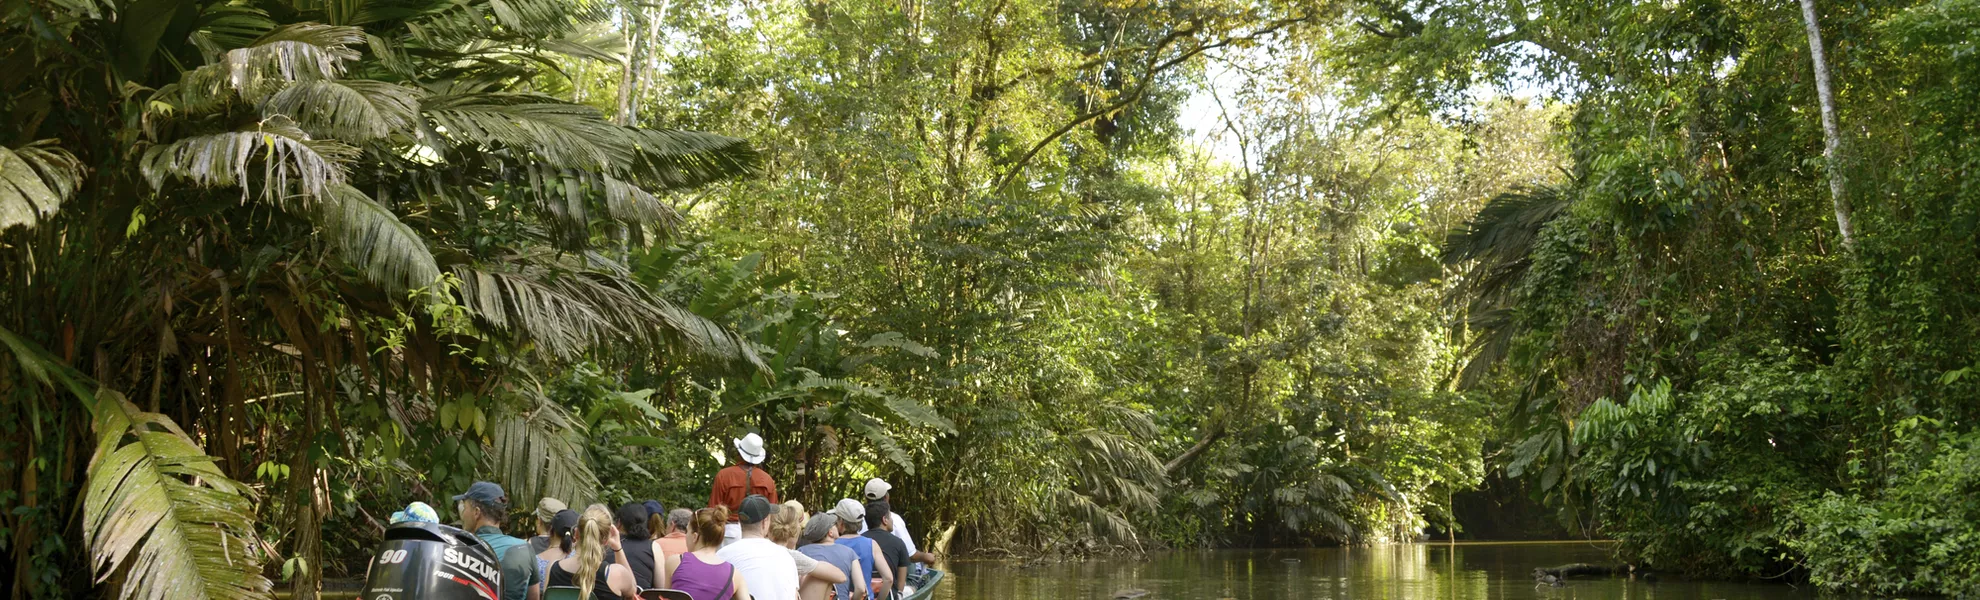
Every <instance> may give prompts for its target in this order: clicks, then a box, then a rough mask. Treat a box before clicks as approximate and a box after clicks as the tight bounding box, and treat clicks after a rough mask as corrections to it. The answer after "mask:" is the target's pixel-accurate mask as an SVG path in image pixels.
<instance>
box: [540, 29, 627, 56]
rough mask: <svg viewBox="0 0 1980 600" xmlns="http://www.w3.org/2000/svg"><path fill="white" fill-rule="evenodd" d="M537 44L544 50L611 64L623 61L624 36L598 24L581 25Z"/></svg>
mask: <svg viewBox="0 0 1980 600" xmlns="http://www.w3.org/2000/svg"><path fill="white" fill-rule="evenodd" d="M600 25H602V24H600ZM537 44H538V45H541V46H542V47H543V49H545V50H549V51H551V52H556V53H559V54H564V55H567V56H573V57H577V58H588V59H591V60H595V61H598V62H603V63H612V64H623V63H624V62H625V53H626V36H624V35H622V34H620V33H619V32H618V31H615V30H613V29H612V28H610V27H604V26H598V25H594V26H591V27H581V28H577V29H574V30H572V31H570V32H568V33H565V34H564V35H562V36H560V37H554V38H548V39H544V40H542V41H539V42H537Z"/></svg>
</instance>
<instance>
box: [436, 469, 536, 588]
mask: <svg viewBox="0 0 1980 600" xmlns="http://www.w3.org/2000/svg"><path fill="white" fill-rule="evenodd" d="M454 512H455V513H456V514H459V515H460V516H461V529H466V530H468V531H473V532H474V535H475V536H477V537H480V538H481V541H483V542H487V543H488V546H489V548H492V549H494V550H495V561H496V562H499V563H501V564H502V598H501V600H524V599H525V598H526V597H528V595H529V588H530V586H533V585H536V584H537V583H540V581H539V580H538V577H537V573H536V555H535V554H533V553H531V552H529V544H528V543H527V542H524V541H522V540H520V539H517V538H515V537H513V536H510V535H509V534H506V533H502V521H504V520H506V519H507V518H508V516H509V496H508V494H504V493H502V486H499V485H495V484H494V483H491V482H487V481H476V482H474V485H470V486H468V489H467V492H465V493H462V494H461V495H459V496H454ZM516 548H522V549H523V550H522V551H521V552H510V550H513V549H516Z"/></svg>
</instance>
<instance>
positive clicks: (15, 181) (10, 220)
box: [0, 140, 83, 231]
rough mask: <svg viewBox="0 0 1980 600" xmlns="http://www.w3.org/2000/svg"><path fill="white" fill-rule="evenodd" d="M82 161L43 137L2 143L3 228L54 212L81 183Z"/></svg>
mask: <svg viewBox="0 0 1980 600" xmlns="http://www.w3.org/2000/svg"><path fill="white" fill-rule="evenodd" d="M82 178H83V166H82V161H79V160H76V157H75V155H73V154H69V151H67V150H63V149H62V148H61V147H58V146H56V145H55V140H41V141H38V142H34V143H32V144H28V145H26V146H22V147H20V148H7V147H5V146H0V231H6V230H7V229H9V228H12V227H14V226H16V225H19V226H22V227H28V228H32V227H34V225H35V224H36V223H39V222H40V221H41V220H42V219H45V218H47V217H48V215H52V214H55V211H56V210H57V209H60V208H61V207H62V203H63V202H65V201H67V200H68V199H69V197H70V196H73V195H75V193H76V188H78V187H81V186H82Z"/></svg>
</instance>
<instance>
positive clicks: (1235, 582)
mask: <svg viewBox="0 0 1980 600" xmlns="http://www.w3.org/2000/svg"><path fill="white" fill-rule="evenodd" d="M1577 562H1579V563H1590V564H1613V563H1614V562H1615V560H1614V559H1613V558H1611V557H1610V555H1609V552H1608V550H1607V548H1606V547H1605V546H1603V545H1601V544H1597V543H1589V542H1509V543H1490V542H1479V543H1464V542H1460V543H1458V544H1455V545H1447V544H1395V545H1384V546H1368V547H1356V548H1315V549H1301V550H1217V551H1188V552H1166V553H1160V554H1152V555H1149V556H1146V557H1141V558H1135V559H1128V558H1110V559H1096V560H1089V561H1069V562H1047V563H1045V564H1042V565H1030V566H1027V565H1024V564H1022V563H1019V562H1016V561H955V562H953V563H952V564H950V565H948V567H949V573H950V576H949V577H948V578H947V579H946V580H945V581H943V582H942V584H941V587H940V588H938V589H937V590H935V600H1009V599H1019V598H1023V599H1035V600H1111V599H1113V598H1115V597H1116V596H1117V595H1120V594H1121V593H1123V592H1137V591H1145V592H1147V594H1146V595H1143V596H1140V600H1217V599H1221V598H1234V599H1237V600H1326V599H1341V600H1349V599H1352V600H1486V599H1498V598H1543V599H1560V600H1692V599H1697V600H1719V599H1723V600H1775V599H1787V598H1814V597H1816V593H1815V592H1814V590H1811V589H1809V588H1807V587H1806V586H1803V587H1801V588H1796V587H1792V586H1788V585H1785V584H1772V583H1748V582H1726V581H1688V580H1683V579H1677V578H1672V577H1663V576H1659V577H1658V578H1657V579H1656V581H1655V582H1646V581H1642V580H1630V579H1627V578H1597V579H1570V580H1568V581H1567V582H1566V584H1565V585H1563V586H1560V587H1552V586H1536V585H1534V581H1533V575H1532V573H1533V569H1534V568H1535V567H1551V566H1559V565H1563V564H1569V563H1577Z"/></svg>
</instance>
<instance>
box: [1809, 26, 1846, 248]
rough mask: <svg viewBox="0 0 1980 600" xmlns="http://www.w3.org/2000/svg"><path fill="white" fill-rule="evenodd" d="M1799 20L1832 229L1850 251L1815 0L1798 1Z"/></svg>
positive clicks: (1831, 93) (1838, 142) (1832, 96)
mask: <svg viewBox="0 0 1980 600" xmlns="http://www.w3.org/2000/svg"><path fill="white" fill-rule="evenodd" d="M1801 22H1802V24H1803V25H1804V26H1806V27H1807V29H1808V55H1809V57H1810V58H1811V59H1812V60H1814V61H1815V97H1816V99H1817V100H1818V101H1819V102H1820V103H1821V105H1822V158H1823V159H1824V161H1825V162H1827V163H1828V171H1829V197H1830V198H1831V199H1833V200H1834V201H1835V204H1836V230H1837V231H1838V232H1840V233H1841V234H1842V245H1843V250H1844V251H1845V252H1848V251H1854V250H1855V249H1856V226H1855V224H1853V223H1852V217H1853V213H1854V211H1852V210H1851V209H1850V206H1849V195H1848V194H1847V193H1846V190H1847V189H1848V186H1847V183H1848V181H1847V177H1846V174H1845V173H1844V172H1843V171H1844V169H1843V147H1842V145H1843V144H1842V128H1841V127H1839V126H1837V125H1836V93H1835V88H1834V87H1833V86H1831V85H1829V59H1828V56H1827V54H1826V53H1825V52H1823V51H1822V26H1821V23H1820V22H1819V21H1817V20H1816V18H1815V0H1801Z"/></svg>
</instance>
